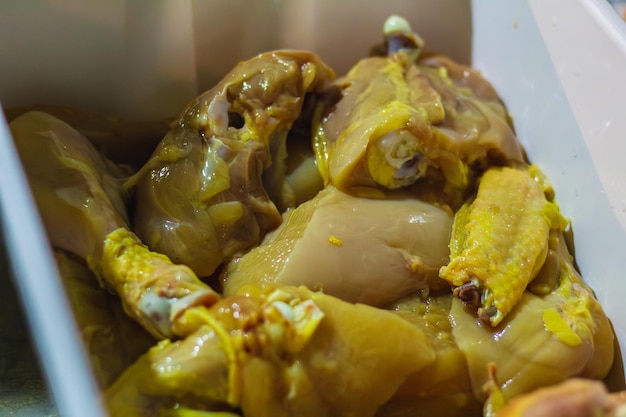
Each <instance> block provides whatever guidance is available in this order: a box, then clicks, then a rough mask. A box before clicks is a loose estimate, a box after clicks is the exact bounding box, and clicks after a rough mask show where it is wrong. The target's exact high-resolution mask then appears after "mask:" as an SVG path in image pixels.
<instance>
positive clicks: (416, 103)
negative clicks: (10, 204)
mask: <svg viewBox="0 0 626 417" xmlns="http://www.w3.org/2000/svg"><path fill="white" fill-rule="evenodd" d="M423 46H424V43H423V41H422V40H421V39H420V38H419V36H417V35H416V34H414V33H413V32H412V31H411V30H410V27H408V24H407V23H406V21H404V20H402V19H400V18H397V17H393V18H391V19H390V20H389V21H387V23H386V25H385V41H384V43H383V45H382V46H380V47H379V48H374V55H375V56H370V57H368V58H364V59H363V60H361V61H359V62H358V63H357V64H356V65H355V66H354V68H353V69H352V70H351V71H350V72H349V73H348V74H346V75H345V76H343V77H340V78H338V79H336V80H335V78H334V77H335V76H334V73H333V72H332V70H331V69H330V68H328V67H327V66H326V65H325V64H324V63H323V62H322V61H321V60H320V59H319V57H318V56H317V55H315V54H313V53H310V52H303V51H274V52H268V53H265V54H261V55H258V56H256V57H253V58H252V59H250V60H248V61H245V62H242V63H240V64H238V65H237V67H235V68H234V69H233V70H232V71H231V72H230V73H229V74H227V75H226V77H225V78H224V79H223V80H222V81H221V82H220V83H219V84H217V85H216V86H215V88H213V89H211V90H210V91H208V92H206V93H204V94H202V95H200V96H199V97H198V98H197V99H195V100H194V101H192V102H191V103H190V104H189V106H188V107H187V108H186V109H184V111H183V112H182V114H181V116H180V117H179V118H178V120H177V121H175V122H174V123H173V124H172V125H171V129H170V130H169V131H168V132H167V133H166V134H165V136H164V138H163V139H162V140H161V142H160V143H159V144H158V145H156V149H154V151H153V153H152V156H151V157H150V158H149V160H148V161H147V162H146V163H145V164H144V165H143V167H141V168H140V169H139V170H138V171H137V172H135V173H134V174H132V175H131V174H130V173H129V172H128V170H125V169H122V168H120V166H119V164H117V163H113V162H112V161H110V160H109V159H107V158H106V157H104V156H103V155H101V154H100V153H99V152H98V151H96V148H95V147H94V146H93V144H92V143H90V142H89V141H88V140H87V139H86V138H85V137H84V136H83V135H81V134H80V133H79V132H78V131H76V130H75V129H73V128H72V127H71V126H70V125H68V124H66V123H65V122H62V121H61V120H59V119H57V118H55V117H53V116H51V115H47V114H44V113H41V112H30V113H26V114H23V115H21V116H19V117H16V118H15V119H14V120H13V121H12V122H11V126H10V127H11V132H12V134H13V136H14V138H15V141H16V144H17V147H18V149H19V152H20V156H21V158H22V162H23V164H24V167H25V170H26V172H27V175H28V179H29V181H30V185H31V188H32V190H33V194H34V196H35V199H36V201H37V204H38V207H39V210H40V212H41V214H42V218H43V221H44V224H45V226H46V229H47V232H48V236H49V238H50V243H51V246H52V247H53V248H54V249H55V250H62V251H67V252H71V253H72V254H73V255H66V252H63V255H64V256H69V257H71V261H72V262H73V261H75V259H74V258H73V257H74V255H77V256H78V257H79V258H81V259H82V260H81V261H80V262H79V263H78V264H72V263H71V262H70V263H66V262H65V261H64V259H65V258H63V257H61V256H60V255H59V256H60V257H59V264H60V267H61V269H62V270H63V271H64V274H63V275H65V276H66V279H67V280H68V281H67V285H68V292H69V293H70V294H71V295H72V296H73V298H74V299H77V298H83V297H84V298H88V299H89V300H90V304H89V306H85V307H81V306H80V305H77V306H76V307H77V312H78V313H77V314H80V316H81V317H80V319H79V322H80V327H81V329H83V331H84V333H83V336H84V337H85V341H86V345H87V347H88V348H89V349H90V351H91V353H92V354H93V355H94V357H97V358H99V359H98V360H101V361H105V360H108V359H107V357H110V356H111V355H118V353H117V352H118V351H119V349H120V348H121V346H122V345H126V342H128V340H124V339H125V338H127V337H129V336H128V335H123V334H122V333H119V338H118V333H115V332H114V331H113V329H112V328H111V327H110V326H111V324H110V317H111V316H110V311H108V310H106V309H104V308H103V305H102V303H103V300H104V298H103V293H102V292H98V291H95V290H96V289H97V288H93V286H88V285H85V282H83V281H79V280H78V276H79V275H80V276H81V277H82V276H83V275H85V276H86V275H87V274H85V272H86V271H85V269H84V268H85V267H88V268H89V269H90V270H91V273H92V274H93V275H94V276H95V277H96V279H97V280H98V282H99V284H100V285H101V286H102V287H104V288H106V289H108V290H111V291H113V292H115V293H116V294H118V295H119V299H120V301H121V305H122V306H123V308H124V311H125V312H126V313H127V314H128V315H129V316H130V317H131V318H133V319H134V320H135V321H136V322H137V323H138V324H139V325H141V326H142V327H143V328H144V329H146V330H147V331H148V332H150V333H151V334H152V336H154V337H156V338H157V339H160V340H159V341H158V342H157V343H156V344H155V345H154V346H152V347H151V348H149V350H147V351H146V352H145V353H144V354H143V355H141V356H140V357H139V358H138V359H137V360H136V361H135V362H134V363H133V364H131V365H130V366H128V367H127V368H126V369H125V370H124V371H123V372H122V373H121V375H120V376H119V378H117V379H116V380H115V382H114V383H112V384H110V382H111V379H113V378H114V377H113V375H115V376H117V375H118V374H119V372H120V371H121V369H120V367H122V366H126V364H127V363H128V361H127V358H126V357H122V356H119V357H118V356H115V357H114V358H111V359H110V361H111V362H110V366H111V368H110V371H109V372H111V373H108V372H103V369H104V365H103V364H102V365H98V364H97V361H96V362H95V363H96V366H95V369H96V370H97V371H98V376H99V377H100V378H101V380H102V381H103V383H102V385H103V386H107V388H106V389H105V391H104V400H105V402H106V406H107V407H108V409H109V411H110V413H111V415H112V416H124V417H132V416H137V417H140V416H141V417H156V416H161V417H163V416H171V417H173V416H178V417H197V416H211V417H237V416H243V417H256V416H267V417H276V416H298V417H306V416H311V417H324V416H329V417H330V416H333V417H337V416H345V417H348V416H359V417H362V416H377V417H401V416H402V417H404V416H417V415H429V416H430V415H432V416H438V417H454V416H479V415H481V414H482V415H483V416H484V417H511V416H530V415H532V416H537V417H541V416H543V415H578V414H576V413H579V414H580V415H606V416H613V417H615V416H619V415H621V414H620V413H622V414H623V405H622V404H623V398H622V397H623V396H622V397H620V395H618V394H611V395H609V394H607V392H606V391H605V390H604V389H603V388H602V386H601V385H598V384H599V383H595V382H589V381H587V380H583V379H581V378H586V379H588V380H601V379H602V378H604V377H605V376H606V375H607V374H608V373H609V370H610V368H611V366H612V364H613V358H614V356H615V351H614V348H615V346H614V343H615V338H614V334H613V331H612V328H611V324H610V322H609V319H608V318H607V317H606V315H605V314H604V311H603V310H602V307H601V306H600V304H599V303H598V301H597V300H596V298H595V297H594V295H593V292H592V290H591V289H590V288H589V287H588V286H587V284H585V282H584V281H583V280H582V278H581V276H580V275H579V274H578V272H577V271H576V269H575V267H574V259H573V257H572V255H571V254H570V251H569V249H568V247H567V245H566V244H565V241H564V238H563V234H564V231H565V230H566V229H567V227H568V222H567V221H566V220H565V219H564V218H563V217H562V215H561V213H560V210H559V207H558V205H557V204H556V200H555V196H554V190H552V188H551V186H550V183H549V181H548V179H547V178H546V177H545V176H544V175H543V174H542V173H541V171H540V169H539V168H538V167H537V166H534V165H531V164H530V163H529V162H528V161H527V160H526V156H525V154H524V151H523V149H522V147H521V145H520V144H519V142H518V141H517V138H516V136H515V134H514V130H513V127H512V123H511V120H510V117H509V115H508V113H507V110H506V108H505V106H504V104H503V103H502V101H501V100H500V98H499V97H498V95H497V93H496V91H495V90H494V89H493V87H492V86H491V85H490V84H489V82H488V81H486V80H485V79H484V78H482V76H481V75H480V74H479V73H478V72H476V71H474V70H472V69H471V68H468V67H465V66H462V65H460V64H457V63H455V62H453V61H451V60H449V59H448V58H445V57H442V56H438V55H433V54H426V53H424V52H423V51H422V49H423ZM115 154H117V153H111V155H115ZM116 162H124V161H116ZM128 211H132V213H133V215H132V217H133V221H132V222H130V221H129V218H128V217H129V216H128V215H127V212H128ZM58 253H59V254H60V253H61V252H58ZM68 259H70V258H67V259H65V260H68ZM72 265H73V266H72ZM77 265H79V266H80V267H77ZM74 268H78V269H74ZM81 268H82V269H81ZM81 271H82V272H81ZM199 276H200V277H201V278H202V279H204V280H205V281H206V282H205V281H203V280H201V279H200V278H198V277H199ZM215 278H220V279H219V280H217V281H219V282H217V281H216V280H215ZM81 279H82V278H81ZM87 279H89V278H87ZM209 280H211V281H209ZM207 282H212V283H213V284H216V282H217V284H216V285H215V287H216V288H217V286H219V287H220V288H218V290H214V289H213V288H212V287H211V286H209V285H208V284H207ZM91 284H93V282H92V283H91ZM92 325H93V326H95V327H90V326H92ZM90 329H94V330H93V331H92V330H90ZM109 334H110V335H111V337H110V338H108V336H107V337H101V336H102V335H109ZM91 335H93V336H91ZM118 340H119V345H117V346H113V347H111V348H110V349H111V350H110V351H108V352H106V353H105V352H104V350H105V349H107V348H106V346H107V343H109V342H110V341H114V342H113V343H114V344H117V341H118ZM131 344H132V343H131ZM119 355H122V353H119ZM135 356H136V355H135ZM568 380H571V381H570V382H564V381H568ZM546 386H552V387H550V388H545V387H546ZM572 396H575V398H573V397H572ZM570 400H571V401H570ZM568 401H569V402H568ZM566 403H567V404H566ZM559 404H562V405H559ZM620 406H621V407H622V408H619V407H620ZM559 412H560V413H561V414H558V413H559ZM548 413H553V414H548ZM594 413H595V414H594Z"/></svg>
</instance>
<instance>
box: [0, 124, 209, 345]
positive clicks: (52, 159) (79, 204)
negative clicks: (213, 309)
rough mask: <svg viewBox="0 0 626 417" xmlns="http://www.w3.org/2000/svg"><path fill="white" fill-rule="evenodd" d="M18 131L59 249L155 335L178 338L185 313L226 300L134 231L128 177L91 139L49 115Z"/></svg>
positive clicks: (27, 168)
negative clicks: (177, 324)
mask: <svg viewBox="0 0 626 417" xmlns="http://www.w3.org/2000/svg"><path fill="white" fill-rule="evenodd" d="M10 128H11V134H12V135H13V138H14V139H15V144H16V146H17V149H18V152H19V154H20V157H21V159H22V163H23V165H24V168H25V171H26V174H27V177H28V181H29V185H30V187H31V190H32V192H33V195H34V197H35V201H36V203H37V207H38V209H39V212H40V214H41V216H42V219H43V223H44V225H45V227H46V231H47V234H48V238H49V240H50V243H51V245H52V246H53V247H54V248H58V249H63V250H67V251H69V252H72V253H74V254H76V255H78V256H79V257H80V258H82V259H83V260H84V261H85V262H86V263H87V265H88V266H89V268H90V269H91V270H92V271H93V272H94V274H95V275H96V276H97V277H98V279H99V280H100V284H101V285H102V286H103V287H105V288H107V289H113V290H115V291H116V292H117V294H118V295H119V296H120V299H121V301H122V305H123V306H124V309H125V311H126V312H127V313H128V314H129V315H130V316H131V317H133V318H134V319H135V320H137V321H138V322H139V323H140V324H141V325H142V326H144V328H145V329H146V330H148V331H149V332H150V333H152V335H154V336H155V337H157V338H163V337H172V336H173V335H174V333H173V332H172V321H173V320H174V319H175V318H176V316H177V314H179V313H180V312H181V311H182V310H184V309H185V308H188V307H189V306H192V305H194V304H197V303H205V304H207V305H210V304H212V303H213V302H215V301H216V300H217V299H218V298H219V295H218V294H217V293H216V292H215V291H213V290H212V289H211V287H209V286H208V285H206V284H204V283H203V282H202V281H200V280H199V279H198V277H197V276H196V275H195V274H194V273H193V272H192V271H191V270H190V269H189V268H188V267H186V266H182V265H174V264H173V263H172V262H171V261H170V260H169V259H167V257H166V256H164V255H161V254H158V253H155V252H151V251H150V250H149V249H148V248H147V247H146V246H145V245H143V243H142V242H141V241H140V240H139V239H138V238H137V236H136V235H135V234H134V233H132V232H131V231H130V230H129V228H128V221H127V214H126V207H125V203H126V201H125V200H126V198H125V195H124V193H123V192H122V187H121V182H122V178H121V177H122V173H121V172H120V170H119V168H117V167H116V166H115V165H114V164H113V163H111V162H110V161H108V160H106V159H105V158H104V157H103V156H102V155H101V154H99V153H98V152H97V151H96V149H95V148H94V147H93V145H92V144H91V143H90V142H89V141H88V140H87V139H86V138H85V137H84V136H83V135H81V134H80V133H79V132H78V131H76V130H75V129H73V128H72V127H71V126H69V125H68V124H66V123H65V122H63V121H61V120H60V119H57V118H56V117H53V116H51V115H48V114H46V113H41V112H29V113H26V114H23V115H21V116H19V117H17V118H16V119H14V120H13V121H12V122H11V123H10Z"/></svg>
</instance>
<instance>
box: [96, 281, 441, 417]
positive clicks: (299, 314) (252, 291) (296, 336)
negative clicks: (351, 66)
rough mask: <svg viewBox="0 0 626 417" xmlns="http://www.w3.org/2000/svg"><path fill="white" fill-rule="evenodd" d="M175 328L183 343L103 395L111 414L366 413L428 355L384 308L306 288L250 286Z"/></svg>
mask: <svg viewBox="0 0 626 417" xmlns="http://www.w3.org/2000/svg"><path fill="white" fill-rule="evenodd" d="M177 323H178V325H179V326H181V327H186V329H185V330H183V329H179V332H181V333H187V334H188V336H187V337H186V338H185V339H183V340H180V341H176V342H170V341H163V342H161V343H160V344H159V345H157V346H156V347H154V348H152V349H151V350H150V351H149V352H148V353H147V354H146V355H144V356H143V357H142V358H141V359H140V360H139V361H138V362H136V363H135V364H134V365H132V366H131V367H130V368H129V369H128V370H127V371H126V372H125V373H124V374H123V375H122V377H121V378H120V379H119V380H118V381H117V382H116V383H115V384H114V385H113V386H112V387H111V388H109V389H108V390H107V391H106V402H107V405H108V407H109V411H110V413H111V415H112V416H127V417H132V416H155V415H163V414H159V413H160V412H165V410H171V409H177V408H179V407H187V408H190V409H197V410H202V411H228V410H233V409H239V410H241V412H242V413H243V414H244V415H245V416H247V417H256V416H263V417H280V416H293V415H297V416H302V417H306V416H311V417H323V416H363V417H367V416H373V415H374V414H375V412H376V410H377V409H378V408H379V407H380V406H381V405H382V404H384V403H385V402H386V401H388V400H389V399H390V398H391V396H392V395H393V394H394V392H395V391H396V390H397V389H398V387H399V386H400V384H401V383H402V382H403V381H404V380H405V378H406V376H407V375H409V374H411V373H414V372H416V371H419V370H420V369H423V368H424V367H425V366H427V365H429V364H430V363H432V362H433V360H434V355H435V354H434V352H433V350H432V348H431V347H430V344H429V343H428V341H427V338H426V336H425V335H424V333H423V332H422V331H420V330H419V329H418V328H417V327H415V326H413V325H412V324H410V323H409V322H407V321H405V320H402V319H401V318H399V317H397V316H396V315H395V314H393V313H392V312H390V311H385V310H381V309H377V308H373V307H369V306H365V305H360V304H356V305H355V304H350V303H347V302H345V301H341V300H339V299H337V298H334V297H332V296H329V295H325V294H323V293H318V292H313V291H310V290H308V289H306V288H304V287H299V288H296V287H278V288H276V289H274V290H269V291H268V290H262V289H260V288H258V287H254V286H252V287H248V288H247V290H246V291H244V292H243V293H241V294H239V295H232V296H229V297H226V298H224V299H223V300H221V301H220V302H218V303H216V304H215V305H213V306H212V307H211V308H210V309H207V308H205V307H196V308H192V309H188V310H186V311H185V313H184V315H183V318H182V319H181V320H179V321H178V322H177ZM383 381H384V382H383ZM165 415H167V414H165Z"/></svg>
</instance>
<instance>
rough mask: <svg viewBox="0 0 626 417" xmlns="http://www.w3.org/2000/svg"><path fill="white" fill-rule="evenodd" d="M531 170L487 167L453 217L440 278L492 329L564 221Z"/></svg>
mask: <svg viewBox="0 0 626 417" xmlns="http://www.w3.org/2000/svg"><path fill="white" fill-rule="evenodd" d="M531 170H536V168H534V167H531V168H529V169H526V168H522V169H516V168H507V167H504V168H492V169H489V170H487V172H485V173H484V175H483V176H482V177H481V179H480V184H479V186H478V193H477V195H476V197H475V198H474V199H473V200H472V201H471V204H470V203H467V204H465V205H464V206H463V207H461V209H459V211H458V212H457V213H456V215H455V217H454V229H453V235H452V239H451V242H450V252H451V255H450V256H451V258H450V263H448V264H447V265H446V266H445V267H443V268H442V269H441V277H442V278H443V279H445V280H446V281H448V282H450V283H451V284H452V285H453V286H454V287H455V290H454V292H455V294H457V295H458V296H459V298H461V300H463V301H464V302H466V303H467V304H472V305H474V306H475V307H477V308H478V315H479V316H480V317H481V318H482V319H483V320H485V321H486V322H488V323H490V324H491V325H492V326H496V325H498V324H499V323H500V322H501V321H502V319H503V318H504V317H506V315H507V314H508V313H509V312H510V311H511V309H512V308H513V306H514V305H515V304H516V303H517V301H518V300H519V299H520V298H521V296H522V294H523V292H524V290H525V289H526V287H527V286H528V284H529V283H530V282H531V281H532V280H533V279H534V278H535V277H536V276H537V274H538V273H539V271H540V269H541V267H542V266H543V264H544V262H545V260H546V256H547V254H548V238H549V235H550V231H551V230H556V231H558V232H560V231H562V230H563V229H564V227H565V226H566V222H565V220H564V219H563V218H562V216H561V214H560V213H559V209H558V207H557V206H556V205H555V204H554V203H552V202H550V201H548V200H547V199H546V197H545V195H544V191H543V189H542V187H541V184H539V183H538V182H536V181H535V179H534V177H533V175H532V173H531Z"/></svg>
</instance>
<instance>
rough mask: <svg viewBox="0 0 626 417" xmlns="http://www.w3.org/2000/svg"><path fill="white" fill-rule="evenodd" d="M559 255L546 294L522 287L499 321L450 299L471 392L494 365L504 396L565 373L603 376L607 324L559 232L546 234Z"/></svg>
mask: <svg viewBox="0 0 626 417" xmlns="http://www.w3.org/2000/svg"><path fill="white" fill-rule="evenodd" d="M550 250H552V251H553V252H554V253H555V254H556V255H557V257H558V267H557V272H556V273H557V278H556V287H555V288H553V289H552V290H551V291H550V292H549V293H547V294H545V295H544V294H540V295H535V294H533V293H531V292H530V291H524V292H523V294H522V297H521V299H520V300H519V302H518V303H517V304H516V305H515V307H514V308H513V310H512V311H511V312H510V313H509V315H507V317H505V318H504V319H503V321H502V322H501V323H500V324H499V325H497V326H495V327H492V326H490V325H488V324H487V323H484V322H483V321H482V320H481V319H480V318H477V317H476V316H475V315H474V313H473V312H472V311H471V308H468V307H467V306H466V305H464V303H463V302H461V301H460V300H459V299H458V298H456V297H455V298H454V299H453V303H452V308H451V310H450V319H451V321H452V323H453V328H452V334H453V336H454V339H455V341H456V343H457V345H458V346H459V348H460V349H461V351H462V352H463V353H464V355H465V357H466V360H467V364H468V369H469V375H470V380H471V382H472V386H473V389H474V393H475V395H476V398H478V399H479V400H480V401H485V399H486V395H485V393H484V392H483V386H484V385H485V384H488V383H489V382H490V381H491V380H492V376H491V374H490V371H489V366H488V365H489V364H493V366H495V369H497V381H498V384H499V385H500V391H501V395H502V398H503V399H504V401H508V400H510V399H511V398H514V397H515V396H517V395H520V394H524V393H527V392H530V391H532V390H534V389H536V388H539V387H542V386H547V385H552V384H558V383H560V382H563V381H564V380H566V379H567V378H570V377H576V376H580V377H587V378H593V379H602V378H604V377H605V376H606V375H607V374H608V372H609V370H610V368H611V366H612V363H613V357H614V354H615V353H614V335H613V330H612V328H611V324H610V322H609V320H608V318H607V317H606V315H605V314H604V311H603V310H602V307H601V306H600V303H599V302H598V301H597V300H596V299H595V297H594V295H593V293H592V291H591V290H590V289H589V287H587V285H586V284H585V283H584V282H583V281H582V279H581V278H580V276H579V275H578V274H577V273H576V271H575V270H574V268H573V266H572V263H571V262H572V258H571V255H570V254H569V252H568V249H567V246H566V244H565V242H564V239H563V238H562V236H558V237H552V238H551V239H550Z"/></svg>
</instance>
